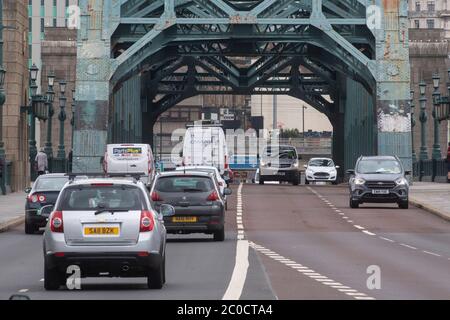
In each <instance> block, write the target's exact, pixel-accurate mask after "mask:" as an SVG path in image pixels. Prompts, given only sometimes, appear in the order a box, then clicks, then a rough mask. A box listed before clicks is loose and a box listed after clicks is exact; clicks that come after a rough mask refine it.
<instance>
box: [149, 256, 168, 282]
mask: <svg viewBox="0 0 450 320" xmlns="http://www.w3.org/2000/svg"><path fill="white" fill-rule="evenodd" d="M164 267H165V265H164V258H163V260H162V261H161V263H160V264H159V266H158V267H156V268H155V269H150V270H149V271H148V275H147V286H148V288H149V289H161V288H162V287H163V285H164V273H165V270H164V269H165V268H164Z"/></svg>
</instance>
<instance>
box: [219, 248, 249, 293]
mask: <svg viewBox="0 0 450 320" xmlns="http://www.w3.org/2000/svg"><path fill="white" fill-rule="evenodd" d="M248 251H249V245H248V241H247V240H238V241H237V246H236V264H235V265H234V270H233V274H232V276H231V280H230V283H229V284H228V288H227V291H225V294H224V295H223V298H222V300H239V298H240V297H241V294H242V290H243V289H244V284H245V279H246V278H247V272H248V266H249V262H248Z"/></svg>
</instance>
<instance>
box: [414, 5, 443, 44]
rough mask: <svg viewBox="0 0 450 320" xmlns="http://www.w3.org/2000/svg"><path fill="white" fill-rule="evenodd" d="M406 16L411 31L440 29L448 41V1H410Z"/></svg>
mask: <svg viewBox="0 0 450 320" xmlns="http://www.w3.org/2000/svg"><path fill="white" fill-rule="evenodd" d="M408 3H409V4H408V5H409V7H408V14H409V18H410V22H409V23H410V28H411V29H442V30H444V33H443V36H444V38H445V39H450V1H448V0H410V1H409V2H408Z"/></svg>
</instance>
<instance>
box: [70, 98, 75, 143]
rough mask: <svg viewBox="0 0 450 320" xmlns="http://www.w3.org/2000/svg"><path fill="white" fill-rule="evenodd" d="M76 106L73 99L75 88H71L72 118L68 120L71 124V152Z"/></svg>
mask: <svg viewBox="0 0 450 320" xmlns="http://www.w3.org/2000/svg"><path fill="white" fill-rule="evenodd" d="M76 107H77V105H76V100H75V89H73V90H72V119H71V120H70V125H71V126H72V148H71V149H72V152H73V147H74V145H73V138H74V136H75V134H74V132H75V108H76Z"/></svg>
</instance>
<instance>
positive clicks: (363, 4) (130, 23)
mask: <svg viewBox="0 0 450 320" xmlns="http://www.w3.org/2000/svg"><path fill="white" fill-rule="evenodd" d="M80 6H81V10H82V22H81V30H80V32H79V37H78V42H79V49H78V63H77V104H78V105H77V110H80V113H79V114H78V115H77V117H76V122H75V130H76V132H75V146H76V147H75V150H74V159H75V161H74V162H75V163H74V169H75V170H77V171H86V170H87V171H89V170H100V163H99V161H98V159H99V158H100V157H101V156H102V153H103V150H104V145H105V143H106V142H107V141H108V130H109V129H110V128H114V130H116V129H117V128H118V127H120V126H123V122H124V119H117V117H118V116H117V115H118V111H117V110H119V109H120V110H128V111H129V110H134V111H133V112H137V113H140V115H141V116H138V117H134V119H138V120H137V121H146V123H145V125H144V124H143V123H140V124H136V125H140V127H142V128H144V129H143V131H142V132H141V135H140V137H141V139H143V140H149V139H150V138H151V137H150V135H151V134H149V132H148V130H147V129H145V128H148V127H149V125H151V123H154V122H155V121H156V119H157V117H158V116H159V115H160V114H161V113H163V112H164V111H167V110H168V109H170V108H171V107H173V106H174V105H175V104H177V103H179V102H181V101H183V100H184V99H187V98H189V97H192V96H195V95H199V94H241V95H251V94H258V95H260V94H286V95H290V96H294V97H297V98H299V99H302V100H304V101H305V102H307V103H309V104H310V105H312V106H313V107H315V108H316V109H318V110H319V111H321V112H323V113H324V114H325V115H326V116H327V117H328V118H329V119H330V122H331V123H332V124H333V126H334V128H335V131H339V134H337V135H336V136H337V137H339V138H336V139H340V140H341V141H339V142H336V143H335V144H334V146H335V147H336V148H337V147H339V146H340V147H339V149H340V150H339V151H337V150H334V152H335V154H339V158H341V161H342V162H343V163H342V164H344V163H345V165H346V166H347V167H348V166H349V165H350V164H351V162H352V161H354V158H355V157H356V156H357V154H358V153H362V152H364V153H371V154H396V155H398V156H400V158H402V160H403V161H404V163H405V165H406V167H407V168H410V167H411V159H410V154H411V152H410V150H411V143H410V130H411V128H410V120H409V114H410V113H409V109H408V104H407V101H408V99H409V58H408V54H409V53H408V38H407V37H408V33H407V27H408V26H407V1H406V0H390V1H387V0H375V1H372V0H370V1H367V0H295V1H294V0H253V1H239V0H112V1H106V0H80ZM372 13H374V14H375V17H379V18H380V19H381V20H380V23H379V26H381V28H379V29H371V28H369V27H368V25H367V15H368V14H369V15H371V14H372ZM237 61H239V63H238V62H237ZM242 61H243V62H242ZM131 83H133V85H130V84H131ZM349 88H352V89H351V90H350V89H349ZM127 96H128V97H136V96H137V97H139V98H138V99H135V100H133V103H132V105H130V102H129V100H127V99H126V98H125V97H127ZM112 114H114V116H112ZM142 119H143V120H142ZM129 126H130V124H129ZM131 126H133V124H131ZM355 128H358V129H355ZM118 129H120V128H118ZM146 130H147V131H146ZM358 130H363V131H358ZM356 131H358V132H359V134H358V135H356V134H355V132H356ZM362 132H365V133H367V134H365V133H363V136H365V137H366V138H365V139H366V140H367V141H363V140H364V138H362V137H361V136H360V134H361V133H362ZM344 139H345V141H346V144H345V146H344ZM349 139H350V140H351V143H350V145H352V147H351V148H350V147H348V146H347V145H348V142H349V141H350V140H349ZM109 141H111V134H109ZM147 142H149V141H147ZM358 144H363V145H365V146H367V148H366V149H364V148H361V147H357V145H358Z"/></svg>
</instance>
